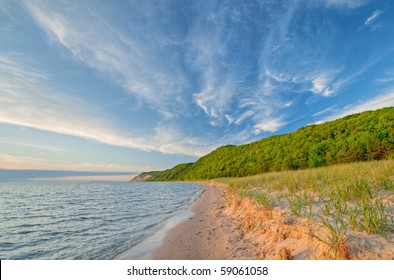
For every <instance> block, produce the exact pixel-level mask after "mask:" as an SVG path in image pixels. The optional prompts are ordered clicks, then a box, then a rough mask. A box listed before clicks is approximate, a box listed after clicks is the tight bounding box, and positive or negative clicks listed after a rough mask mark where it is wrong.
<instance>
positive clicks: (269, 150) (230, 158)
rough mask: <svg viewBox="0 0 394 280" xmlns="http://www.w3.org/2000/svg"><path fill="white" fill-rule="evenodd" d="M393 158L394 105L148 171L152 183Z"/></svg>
mask: <svg viewBox="0 0 394 280" xmlns="http://www.w3.org/2000/svg"><path fill="white" fill-rule="evenodd" d="M388 158H394V107H390V108H384V109H380V110H376V111H368V112H363V113H359V114H354V115H350V116H346V117H344V118H342V119H338V120H335V121H331V122H327V123H323V124H320V125H309V126H306V127H303V128H301V129H299V130H297V131H296V132H293V133H289V134H284V135H276V136H271V137H268V138H264V139H261V140H260V141H257V142H253V143H250V144H246V145H240V146H233V145H228V146H223V147H220V148H218V149H216V150H215V151H213V152H211V153H209V154H207V155H206V156H203V157H201V158H200V159H199V160H198V161H196V162H195V163H185V164H180V165H177V166H175V167H174V168H172V169H168V170H165V171H162V172H157V171H153V172H144V173H142V174H140V175H139V176H138V177H141V176H147V175H149V176H147V178H149V179H148V180H149V181H175V180H199V179H212V178H219V177H241V176H249V175H255V174H260V173H264V172H269V171H280V170H289V169H290V170H296V169H305V168H313V167H320V166H327V165H332V164H336V163H348V162H355V161H367V160H380V159H388Z"/></svg>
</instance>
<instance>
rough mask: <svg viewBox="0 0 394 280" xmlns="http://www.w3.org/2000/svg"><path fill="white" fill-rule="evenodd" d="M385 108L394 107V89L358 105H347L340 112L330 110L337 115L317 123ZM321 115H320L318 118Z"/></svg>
mask: <svg viewBox="0 0 394 280" xmlns="http://www.w3.org/2000/svg"><path fill="white" fill-rule="evenodd" d="M385 107H394V89H393V88H392V89H390V90H389V91H388V93H385V94H382V95H379V96H377V97H375V98H372V99H370V100H367V101H364V102H359V103H356V104H351V105H347V106H345V107H344V108H342V109H339V110H330V111H334V112H335V113H333V114H331V115H329V116H328V117H325V118H324V119H322V120H320V121H318V122H317V123H324V122H328V121H332V120H335V119H339V118H343V117H345V116H348V115H351V114H356V113H361V112H364V111H370V110H377V109H381V108H385ZM325 111H326V110H325ZM318 115H320V114H319V113H318V114H316V116H318Z"/></svg>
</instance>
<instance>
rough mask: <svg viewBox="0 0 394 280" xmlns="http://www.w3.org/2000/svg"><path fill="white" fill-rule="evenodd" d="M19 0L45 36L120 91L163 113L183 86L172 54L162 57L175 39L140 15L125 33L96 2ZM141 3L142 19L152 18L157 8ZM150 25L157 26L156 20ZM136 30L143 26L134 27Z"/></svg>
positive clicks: (180, 73)
mask: <svg viewBox="0 0 394 280" xmlns="http://www.w3.org/2000/svg"><path fill="white" fill-rule="evenodd" d="M24 3H25V7H26V10H27V11H28V13H29V14H30V15H31V16H32V17H33V18H34V19H35V20H36V22H37V23H38V24H39V25H40V27H41V28H42V29H43V30H45V32H46V33H47V34H48V36H49V37H50V38H51V40H53V41H57V42H59V43H60V44H62V45H63V46H64V47H65V48H66V49H68V50H69V51H70V52H71V54H72V55H73V56H74V57H75V58H76V59H77V60H78V61H80V62H82V63H84V64H86V65H87V66H89V67H91V68H92V69H94V70H96V71H98V72H99V73H101V75H102V76H103V77H107V78H109V79H108V80H109V81H110V82H113V81H114V82H115V83H117V84H118V85H119V86H121V87H122V88H123V89H124V91H125V92H127V93H129V94H132V95H133V96H134V97H136V98H138V99H140V100H143V101H145V102H147V103H148V104H150V105H152V106H154V107H155V108H156V109H157V108H159V109H161V110H162V111H163V113H166V110H165V109H169V108H171V107H169V106H167V105H168V104H169V102H173V100H176V98H177V97H179V96H180V94H181V92H182V90H184V89H185V88H186V87H187V83H186V80H185V77H184V76H183V73H182V72H180V71H178V70H179V69H180V68H178V65H177V63H180V61H179V60H178V58H177V57H176V56H174V57H173V59H172V61H171V65H170V64H168V63H163V59H164V60H165V61H166V62H168V57H163V55H165V52H166V46H167V45H168V44H173V45H176V44H177V43H178V42H177V41H176V39H174V40H173V41H171V40H170V37H168V35H169V34H165V33H161V32H160V33H158V32H157V30H154V29H150V25H149V24H147V25H146V24H145V23H144V21H137V20H135V21H133V22H132V24H133V25H134V26H133V28H131V29H129V30H127V31H128V32H129V33H130V32H131V33H132V36H130V34H128V35H126V33H125V32H124V30H122V28H123V29H124V28H126V27H121V26H119V25H114V24H113V23H112V22H110V21H109V20H107V17H106V15H105V13H104V11H103V10H102V9H101V8H99V7H97V9H93V8H92V7H89V6H85V5H77V3H76V2H75V3H74V1H67V2H63V3H62V4H60V3H58V2H56V3H55V2H52V1H40V2H33V1H25V2H24ZM137 5H138V4H137ZM76 6H78V7H76ZM142 6H143V5H142V4H141V12H142V15H144V10H143V9H149V10H148V11H145V12H146V13H147V14H149V13H152V14H153V15H151V16H150V17H149V18H148V19H146V20H149V21H150V20H152V21H156V19H157V18H155V16H154V14H155V13H159V11H157V10H155V6H144V7H142ZM102 8H103V7H102ZM104 9H105V8H104ZM137 10H138V9H137ZM157 16H158V17H159V15H157ZM131 18H132V17H131ZM155 27H157V28H160V26H159V25H157V26H155ZM142 30H144V32H140V31H142ZM162 31H165V30H162ZM153 36H157V37H156V38H155V37H153ZM170 100H171V101H170Z"/></svg>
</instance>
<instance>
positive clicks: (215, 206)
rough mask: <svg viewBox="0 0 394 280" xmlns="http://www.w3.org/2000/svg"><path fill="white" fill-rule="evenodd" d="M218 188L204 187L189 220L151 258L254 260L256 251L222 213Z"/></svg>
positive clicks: (221, 198)
mask: <svg viewBox="0 0 394 280" xmlns="http://www.w3.org/2000/svg"><path fill="white" fill-rule="evenodd" d="M224 209H225V198H224V192H223V190H222V189H221V188H218V187H213V186H209V185H207V184H205V185H204V191H203V193H202V194H201V197H200V198H199V199H198V200H197V201H196V203H195V204H194V205H193V208H192V210H193V212H194V213H195V214H194V216H193V217H191V218H189V220H187V221H184V222H182V223H181V224H179V225H178V226H176V227H175V228H174V229H172V230H171V231H170V232H169V234H168V236H167V237H166V239H165V240H164V244H163V245H162V246H161V247H160V248H159V249H158V250H157V251H156V252H154V253H153V255H152V258H153V259H165V260H188V259H191V260H227V259H256V258H258V250H257V248H256V246H254V245H253V244H252V243H249V242H246V241H245V240H243V239H242V236H241V233H240V231H239V229H237V228H236V227H237V225H236V224H235V223H234V221H232V220H231V219H229V218H228V217H227V215H226V214H225V213H224V211H223V210H224Z"/></svg>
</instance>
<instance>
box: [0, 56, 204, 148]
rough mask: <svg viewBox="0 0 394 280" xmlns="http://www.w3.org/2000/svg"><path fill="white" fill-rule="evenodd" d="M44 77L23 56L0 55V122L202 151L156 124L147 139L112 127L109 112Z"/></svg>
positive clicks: (132, 144)
mask: <svg viewBox="0 0 394 280" xmlns="http://www.w3.org/2000/svg"><path fill="white" fill-rule="evenodd" d="M49 78H50V77H49V75H48V74H46V73H45V72H43V71H39V70H37V69H36V68H32V67H31V61H30V60H27V59H26V58H24V57H21V56H18V55H13V56H12V57H11V56H10V55H7V56H4V55H0V103H1V104H2V106H3V107H2V110H1V111H0V122H4V123H8V124H14V125H19V126H26V127H31V128H35V129H39V130H45V131H51V132H55V133H60V134H66V135H72V136H76V137H80V138H85V139H88V140H93V141H97V142H100V143H105V144H109V145H114V146H122V147H130V148H136V149H140V150H145V151H151V150H153V151H160V152H163V153H182V154H189V155H194V156H196V155H201V154H203V153H205V152H206V150H205V149H206V148H205V147H202V148H200V149H199V148H198V147H195V146H194V145H195V143H197V141H196V140H193V139H191V138H190V137H186V136H184V135H183V134H182V133H180V132H179V131H176V130H170V129H164V128H160V127H156V128H155V130H154V131H152V132H151V134H150V136H151V137H149V138H145V137H143V136H133V135H130V134H128V133H124V132H120V131H117V130H116V127H117V125H116V123H115V122H114V121H111V119H112V118H111V116H109V115H106V114H105V112H103V111H102V110H100V108H95V107H94V105H93V104H91V103H88V102H86V101H84V100H82V99H79V98H77V97H74V96H73V95H71V94H69V93H64V92H61V91H59V90H57V89H56V88H53V87H51V86H49V85H48V79H49ZM179 139H182V140H179ZM193 143H194V144H193Z"/></svg>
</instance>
